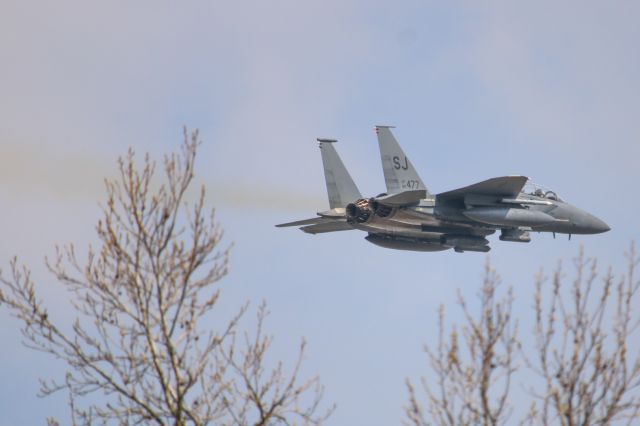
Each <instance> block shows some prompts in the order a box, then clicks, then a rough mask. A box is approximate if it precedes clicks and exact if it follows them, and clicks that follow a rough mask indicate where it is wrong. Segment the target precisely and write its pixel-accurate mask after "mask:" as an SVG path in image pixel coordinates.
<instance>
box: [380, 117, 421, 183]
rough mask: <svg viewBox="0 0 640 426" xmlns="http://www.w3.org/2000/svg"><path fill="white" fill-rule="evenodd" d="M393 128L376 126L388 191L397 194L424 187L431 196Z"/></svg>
mask: <svg viewBox="0 0 640 426" xmlns="http://www.w3.org/2000/svg"><path fill="white" fill-rule="evenodd" d="M391 128H392V126H376V133H377V134H378V145H379V146H380V159H381V160H382V171H383V172H384V181H385V183H386V184H387V193H388V194H396V193H398V192H403V191H411V190H416V189H424V190H425V191H427V196H429V191H428V190H427V187H426V186H425V185H424V183H423V182H422V179H420V176H418V173H417V172H416V169H415V168H414V167H413V164H411V161H409V158H408V157H407V156H406V154H405V153H404V151H403V150H402V148H400V145H398V141H396V138H395V137H394V136H393V133H391V130H390V129H391Z"/></svg>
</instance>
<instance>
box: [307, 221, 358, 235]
mask: <svg viewBox="0 0 640 426" xmlns="http://www.w3.org/2000/svg"><path fill="white" fill-rule="evenodd" d="M300 229H301V230H302V231H304V232H306V233H307V234H324V233H327V232H337V231H349V230H351V229H353V227H352V226H351V225H350V224H348V223H347V222H346V221H344V220H332V221H330V222H325V223H318V224H315V225H309V226H303V227H302V228H300Z"/></svg>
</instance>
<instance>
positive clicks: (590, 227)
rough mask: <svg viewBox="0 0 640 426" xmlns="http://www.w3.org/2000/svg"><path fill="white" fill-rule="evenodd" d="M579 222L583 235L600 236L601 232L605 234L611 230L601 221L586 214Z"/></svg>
mask: <svg viewBox="0 0 640 426" xmlns="http://www.w3.org/2000/svg"><path fill="white" fill-rule="evenodd" d="M581 222H582V228H583V229H584V231H585V234H602V233H603V232H607V231H609V230H610V229H611V228H610V227H609V225H607V224H606V223H605V222H604V221H603V220H601V219H598V218H597V217H595V216H593V215H590V214H588V213H587V214H586V217H584V218H583V219H582V221H581Z"/></svg>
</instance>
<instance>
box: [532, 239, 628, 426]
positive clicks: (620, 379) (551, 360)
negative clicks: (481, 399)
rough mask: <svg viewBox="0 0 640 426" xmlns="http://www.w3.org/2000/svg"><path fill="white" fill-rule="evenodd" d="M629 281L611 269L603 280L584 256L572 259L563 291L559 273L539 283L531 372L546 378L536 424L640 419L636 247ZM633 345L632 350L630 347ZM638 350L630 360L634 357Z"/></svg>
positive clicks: (589, 422) (604, 422)
mask: <svg viewBox="0 0 640 426" xmlns="http://www.w3.org/2000/svg"><path fill="white" fill-rule="evenodd" d="M627 257H628V265H629V266H628V271H627V274H626V276H622V277H621V278H619V279H616V278H615V277H614V276H613V273H612V271H611V269H609V270H608V271H607V273H606V274H605V275H604V276H600V275H599V273H598V270H597V267H596V266H597V264H596V261H595V260H594V259H587V258H586V257H585V256H584V253H583V252H582V251H581V252H580V254H579V256H578V257H577V258H576V259H574V265H575V270H576V278H575V279H574V280H573V283H572V284H571V286H570V288H566V287H567V286H566V284H565V280H564V277H563V274H562V270H561V268H560V267H559V268H558V269H557V270H556V272H555V273H554V274H553V278H552V280H551V289H550V295H549V296H548V297H547V299H548V300H545V298H544V297H543V296H544V293H546V292H545V288H546V287H548V285H546V282H547V280H545V279H544V276H543V275H542V273H541V274H539V275H538V278H537V280H536V293H535V314H536V327H535V338H536V349H537V363H535V362H531V363H530V364H531V366H532V368H534V370H535V371H536V372H537V373H539V375H540V376H541V377H542V378H543V379H544V387H543V388H542V390H541V391H539V390H538V391H535V390H534V393H535V395H537V396H538V397H539V398H540V404H539V406H540V407H539V409H537V410H534V411H533V412H532V420H533V422H534V423H538V424H544V425H549V424H560V425H567V426H572V425H607V424H611V423H612V422H614V421H615V422H616V423H627V424H637V423H638V421H639V420H640V415H639V413H640V394H639V393H638V391H639V390H640V354H639V353H638V345H637V342H638V326H640V314H639V311H638V308H639V307H640V294H639V292H638V289H639V288H640V281H637V280H636V278H635V269H636V267H637V265H638V263H639V262H640V258H639V257H638V255H637V253H636V250H635V245H633V244H632V245H631V249H630V250H629V252H628V253H627ZM633 343H635V347H633V346H632V347H631V348H630V347H629V345H630V344H631V345H633ZM634 352H635V354H634Z"/></svg>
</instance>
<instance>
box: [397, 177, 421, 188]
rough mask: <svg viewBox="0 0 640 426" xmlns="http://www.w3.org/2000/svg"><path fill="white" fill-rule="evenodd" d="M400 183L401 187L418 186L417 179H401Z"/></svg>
mask: <svg viewBox="0 0 640 426" xmlns="http://www.w3.org/2000/svg"><path fill="white" fill-rule="evenodd" d="M401 184H402V189H418V187H419V186H420V183H419V182H418V181H417V180H413V179H407V180H404V179H403V180H402V181H401Z"/></svg>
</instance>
